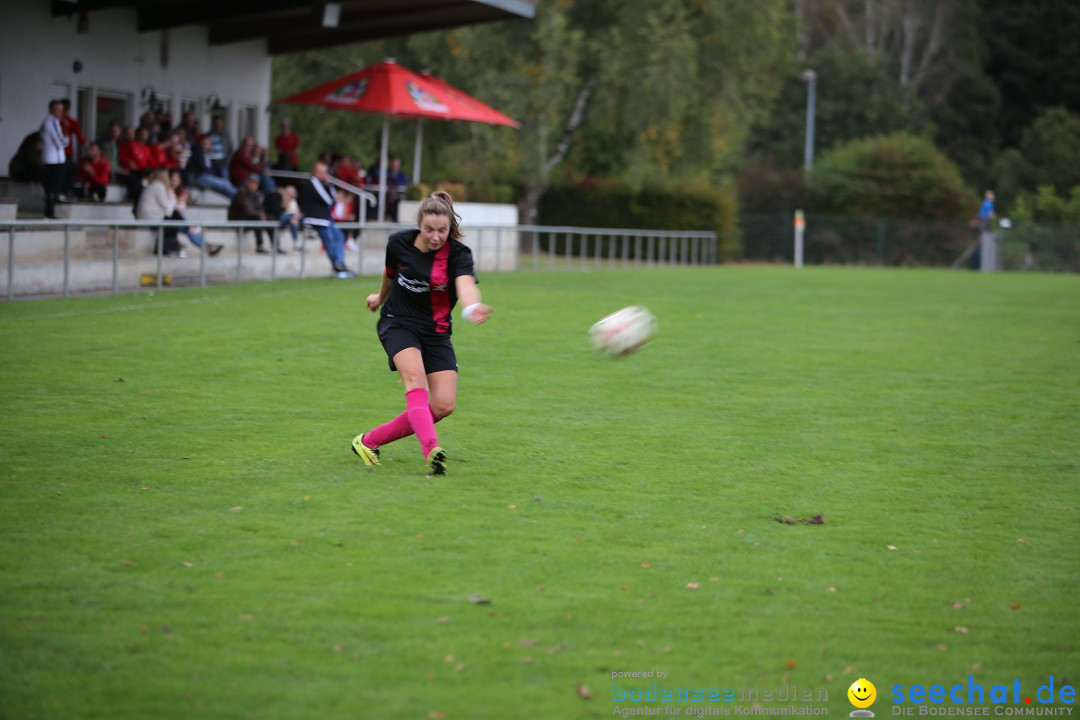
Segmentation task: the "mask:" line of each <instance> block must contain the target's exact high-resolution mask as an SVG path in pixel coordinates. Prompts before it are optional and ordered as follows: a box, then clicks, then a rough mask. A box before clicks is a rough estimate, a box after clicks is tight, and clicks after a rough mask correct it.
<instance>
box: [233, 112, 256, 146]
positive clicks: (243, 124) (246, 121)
mask: <svg viewBox="0 0 1080 720" xmlns="http://www.w3.org/2000/svg"><path fill="white" fill-rule="evenodd" d="M257 112H258V109H257V108H255V107H252V106H251V105H241V106H240V107H239V108H238V109H237V113H236V122H237V133H236V137H237V139H238V140H242V139H244V138H246V137H247V136H249V135H250V136H251V137H257V135H256V130H258V127H257V126H256V120H257V119H258V116H257V115H256V113H257Z"/></svg>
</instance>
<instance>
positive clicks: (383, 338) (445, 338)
mask: <svg viewBox="0 0 1080 720" xmlns="http://www.w3.org/2000/svg"><path fill="white" fill-rule="evenodd" d="M378 332H379V342H381V343H382V346H383V349H384V350H385V351H386V357H387V358H388V359H389V361H390V370H392V371H396V370H397V367H395V366H394V356H395V355H397V354H398V353H399V352H401V351H402V350H404V349H405V348H411V347H414V348H417V349H419V350H420V356H421V357H422V358H423V359H424V372H425V373H427V374H431V373H433V372H441V371H443V370H453V371H454V372H457V369H458V366H457V356H456V355H454V346H453V345H452V344H451V343H450V336H449V335H440V334H438V333H421V332H417V331H415V330H410V329H409V328H405V327H402V326H401V325H397V324H395V323H388V322H387V321H386V320H379V324H378Z"/></svg>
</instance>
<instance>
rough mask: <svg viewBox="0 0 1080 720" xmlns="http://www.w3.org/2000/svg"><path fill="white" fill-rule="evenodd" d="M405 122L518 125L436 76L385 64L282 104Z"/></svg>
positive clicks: (360, 71)
mask: <svg viewBox="0 0 1080 720" xmlns="http://www.w3.org/2000/svg"><path fill="white" fill-rule="evenodd" d="M277 102H278V103H280V104H293V105H319V106H321V107H325V108H330V109H333V110H352V111H353V112H362V113H370V114H372V115H390V116H393V117H400V118H434V119H438V120H460V121H465V122H482V123H487V124H489V125H508V126H510V127H515V128H516V127H519V124H518V122H517V121H516V120H514V119H513V118H510V117H507V116H506V115H503V114H502V113H501V112H499V111H498V110H496V109H495V108H493V107H491V106H490V105H485V104H484V103H482V102H480V101H479V100H477V99H476V98H474V97H472V96H471V95H469V94H468V93H466V92H464V91H463V90H459V89H458V88H456V87H454V86H453V85H450V84H448V83H446V82H443V81H442V80H440V79H438V78H436V77H433V76H431V75H426V74H425V75H420V74H418V73H414V72H413V71H412V70H409V69H408V68H405V67H402V66H401V65H398V64H397V63H396V62H394V61H392V60H386V61H383V62H381V63H377V64H375V65H372V66H370V67H367V68H364V69H363V70H358V71H357V72H354V73H349V74H348V75H343V76H342V77H339V78H337V79H336V80H331V81H330V82H325V83H323V84H321V85H317V86H315V87H313V88H310V89H308V90H304V91H303V92H299V93H296V94H295V95H290V96H289V97H287V98H283V99H281V100H278V101H277Z"/></svg>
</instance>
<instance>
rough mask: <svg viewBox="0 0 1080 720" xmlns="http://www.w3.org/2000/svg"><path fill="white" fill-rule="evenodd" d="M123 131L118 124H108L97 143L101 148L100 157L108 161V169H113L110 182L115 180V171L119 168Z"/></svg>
mask: <svg viewBox="0 0 1080 720" xmlns="http://www.w3.org/2000/svg"><path fill="white" fill-rule="evenodd" d="M123 134H124V129H123V128H122V127H120V123H118V122H111V123H109V129H108V131H107V132H106V133H105V137H103V138H102V139H101V140H100V141H99V145H100V146H101V156H102V157H103V158H105V159H106V160H108V161H109V167H111V168H112V169H113V177H112V178H110V179H112V180H116V174H117V169H118V168H119V167H120V139H121V137H123Z"/></svg>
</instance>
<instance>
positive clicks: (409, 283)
mask: <svg viewBox="0 0 1080 720" xmlns="http://www.w3.org/2000/svg"><path fill="white" fill-rule="evenodd" d="M397 282H398V285H400V286H401V287H403V288H405V289H406V290H408V291H409V292H413V293H426V292H429V291H430V290H431V286H430V285H429V284H428V282H427V281H426V280H410V279H409V278H407V277H405V276H404V275H398V276H397Z"/></svg>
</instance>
